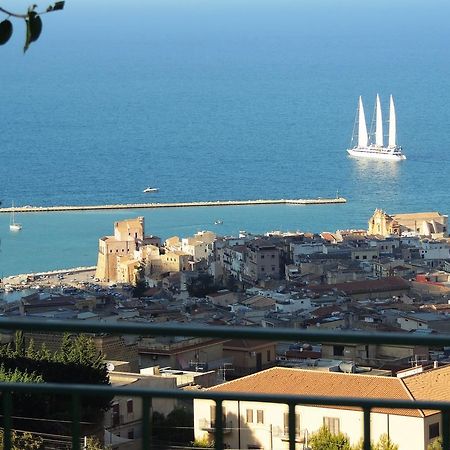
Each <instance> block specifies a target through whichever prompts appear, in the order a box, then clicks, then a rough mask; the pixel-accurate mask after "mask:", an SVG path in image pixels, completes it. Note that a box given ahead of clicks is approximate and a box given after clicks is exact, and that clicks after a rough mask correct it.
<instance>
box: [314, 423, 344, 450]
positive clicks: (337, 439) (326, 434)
mask: <svg viewBox="0 0 450 450" xmlns="http://www.w3.org/2000/svg"><path fill="white" fill-rule="evenodd" d="M309 445H310V447H311V450H352V447H351V445H350V440H349V439H348V437H347V436H346V435H345V434H343V433H337V434H333V433H331V431H330V430H329V429H328V428H327V427H321V428H320V429H319V430H318V431H317V432H315V433H312V434H311V436H310V438H309Z"/></svg>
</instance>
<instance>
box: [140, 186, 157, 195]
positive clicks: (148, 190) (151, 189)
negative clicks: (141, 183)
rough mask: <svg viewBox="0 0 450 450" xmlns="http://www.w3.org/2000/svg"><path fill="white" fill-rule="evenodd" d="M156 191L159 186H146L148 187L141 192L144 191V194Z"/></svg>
mask: <svg viewBox="0 0 450 450" xmlns="http://www.w3.org/2000/svg"><path fill="white" fill-rule="evenodd" d="M158 191H159V188H157V187H148V188H145V189H144V190H143V191H142V192H144V193H145V194H148V193H150V192H158Z"/></svg>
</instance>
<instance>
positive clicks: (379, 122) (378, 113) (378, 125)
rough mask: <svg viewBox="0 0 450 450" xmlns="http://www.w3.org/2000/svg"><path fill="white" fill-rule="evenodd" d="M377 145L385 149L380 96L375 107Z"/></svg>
mask: <svg viewBox="0 0 450 450" xmlns="http://www.w3.org/2000/svg"><path fill="white" fill-rule="evenodd" d="M375 120H376V124H375V145H376V146H377V147H383V117H382V115H381V104H380V96H379V95H378V94H377V101H376V106H375Z"/></svg>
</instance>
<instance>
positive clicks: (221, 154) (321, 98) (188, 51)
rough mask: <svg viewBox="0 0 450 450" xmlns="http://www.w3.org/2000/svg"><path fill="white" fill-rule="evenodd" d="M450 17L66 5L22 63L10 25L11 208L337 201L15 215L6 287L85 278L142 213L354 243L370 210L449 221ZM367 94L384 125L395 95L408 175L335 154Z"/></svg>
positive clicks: (2, 59)
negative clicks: (331, 200) (17, 276)
mask: <svg viewBox="0 0 450 450" xmlns="http://www.w3.org/2000/svg"><path fill="white" fill-rule="evenodd" d="M3 4H5V5H6V6H8V5H9V6H11V8H12V7H13V5H16V4H17V2H16V1H12V0H4V1H2V5H3ZM44 6H46V5H44ZM449 12H450V4H448V2H445V1H443V0H436V1H434V2H423V1H420V2H419V1H417V0H413V1H406V0H400V1H397V2H389V1H387V0H380V1H377V2H360V1H356V0H343V1H339V2H336V1H332V0H324V1H321V2H317V1H313V0H304V1H298V0H279V1H274V0H273V1H268V0H265V1H257V0H240V1H238V0H232V1H225V0H216V1H207V0H168V1H163V0H158V1H156V0H153V1H146V2H141V1H137V0H134V1H129V2H126V5H124V3H123V2H119V1H108V2H106V1H105V0H97V1H96V2H87V0H84V1H80V0H78V1H76V2H75V1H70V0H68V1H67V2H66V9H65V10H64V11H62V12H58V13H52V14H47V15H46V16H44V17H43V20H44V29H43V33H42V36H41V38H40V39H39V41H38V42H36V43H33V44H32V46H31V47H30V49H29V51H28V52H27V54H26V55H25V56H23V54H22V51H21V47H22V45H23V38H24V33H25V32H24V30H23V28H21V24H20V23H16V22H15V23H14V24H15V26H16V28H17V29H16V30H15V33H14V36H13V39H12V41H11V42H10V43H8V44H7V45H6V46H3V47H1V48H0V83H1V84H0V86H1V89H0V120H1V122H0V123H1V127H0V200H2V201H3V203H4V204H5V205H9V204H11V202H12V201H14V202H15V203H16V204H20V205H26V204H30V205H60V204H102V203H126V202H132V203H134V202H143V201H147V200H149V199H151V200H152V201H162V202H166V201H167V202H170V201H195V200H218V199H257V198H295V197H318V196H320V197H329V196H334V195H335V194H336V191H337V190H339V194H341V195H342V196H345V197H346V198H347V199H348V203H347V204H346V205H333V206H309V207H306V206H299V207H297V206H295V207H294V206H258V207H230V208H217V209H216V208H209V209H208V208H195V209H173V210H145V211H114V212H89V213H61V214H53V213H52V214H33V215H31V214H22V215H20V217H18V220H20V221H21V222H22V223H23V225H24V228H23V230H22V232H20V233H16V234H12V233H10V232H9V230H8V222H9V217H6V216H0V239H1V245H0V250H1V251H0V276H1V275H8V274H13V273H23V272H30V271H41V270H48V269H54V268H57V267H73V266H77V265H91V264H95V259H96V250H97V240H98V238H99V237H100V236H102V235H104V234H108V233H110V232H111V230H112V224H113V222H114V221H115V220H120V219H122V218H127V217H134V216H136V215H138V214H142V215H144V216H145V217H146V223H147V232H148V233H153V234H157V235H160V236H162V237H163V238H165V237H168V236H171V235H174V234H178V235H182V236H185V235H188V234H190V233H192V232H194V231H198V230H201V229H214V230H216V231H218V232H221V233H236V232H237V231H238V230H241V229H245V230H248V231H253V232H260V231H265V230H272V229H285V230H288V229H289V230H295V229H301V230H307V231H321V230H324V229H328V230H335V229H336V228H342V227H346V228H347V227H349V228H361V227H366V221H367V219H368V217H369V216H370V215H371V213H372V211H373V209H374V208H376V207H381V208H384V209H386V210H387V211H391V212H405V211H423V210H439V211H441V212H442V213H448V212H449V209H450V208H449V201H448V200H449V196H448V192H449V187H450V178H449V176H448V173H449V166H450V164H449V163H450V156H449V151H450V135H449V133H448V130H447V127H448V124H449V123H450V108H449V107H448V105H449V100H450V89H449V84H450V82H449V80H450V47H449V46H448V42H449V40H450V28H449V27H448V25H447V17H448V13H449ZM377 92H378V93H380V95H381V100H382V105H383V107H384V112H385V113H387V103H388V96H389V94H391V93H392V94H393V95H394V97H395V100H396V107H397V116H398V131H399V141H400V143H401V144H402V145H403V147H404V150H405V153H406V154H407V157H408V159H407V160H406V161H404V162H402V163H386V162H376V161H357V160H353V159H350V158H348V157H347V156H346V152H345V149H346V148H347V147H348V146H349V143H350V138H351V132H352V128H353V122H354V117H355V112H356V105H357V98H358V96H359V95H362V96H363V99H364V101H365V106H366V115H367V116H368V119H369V120H370V116H371V113H372V108H373V104H374V99H375V95H376V93H377ZM149 185H156V186H158V187H159V188H160V191H159V192H158V193H157V194H155V195H153V194H152V195H151V196H149V195H148V194H147V195H145V194H143V193H142V190H143V189H144V188H145V187H147V186H149ZM217 218H220V219H222V220H223V221H224V224H223V226H222V227H220V230H219V227H214V225H213V222H214V220H215V219H217Z"/></svg>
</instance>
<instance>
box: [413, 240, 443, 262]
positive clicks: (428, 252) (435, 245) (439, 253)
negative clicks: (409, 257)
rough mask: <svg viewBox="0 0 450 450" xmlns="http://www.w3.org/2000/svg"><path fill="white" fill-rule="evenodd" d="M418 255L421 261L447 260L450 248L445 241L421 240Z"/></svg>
mask: <svg viewBox="0 0 450 450" xmlns="http://www.w3.org/2000/svg"><path fill="white" fill-rule="evenodd" d="M419 253H420V257H421V258H422V259H449V258H450V247H449V246H448V244H447V243H446V242H445V241H429V240H423V241H422V242H421V243H420V249H419Z"/></svg>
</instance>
